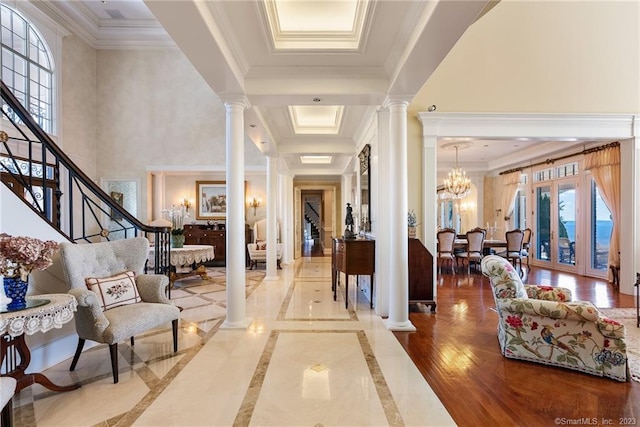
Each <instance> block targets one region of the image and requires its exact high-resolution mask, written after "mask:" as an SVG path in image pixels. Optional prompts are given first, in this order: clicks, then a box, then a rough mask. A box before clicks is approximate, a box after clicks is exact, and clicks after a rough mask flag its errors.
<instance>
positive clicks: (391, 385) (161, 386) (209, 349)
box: [16, 257, 453, 426]
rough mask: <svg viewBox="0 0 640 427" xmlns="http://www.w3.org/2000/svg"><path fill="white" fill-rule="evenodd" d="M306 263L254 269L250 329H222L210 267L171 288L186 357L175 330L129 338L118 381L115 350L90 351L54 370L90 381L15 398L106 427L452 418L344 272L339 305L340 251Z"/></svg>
mask: <svg viewBox="0 0 640 427" xmlns="http://www.w3.org/2000/svg"><path fill="white" fill-rule="evenodd" d="M300 262H302V261H298V263H296V264H290V265H284V266H283V269H282V270H278V277H279V279H278V280H275V281H268V282H263V281H262V279H263V278H264V274H265V273H264V271H247V292H248V294H249V297H248V299H247V302H246V313H247V317H248V318H251V319H252V320H253V321H252V323H251V325H250V326H249V327H248V328H247V329H246V330H235V329H219V326H220V324H221V322H222V321H223V320H224V318H225V316H226V310H225V304H226V290H225V287H224V278H225V273H224V270H220V269H208V271H209V276H210V277H211V276H213V277H214V278H215V280H213V281H202V280H200V279H199V278H189V279H185V280H181V281H180V282H179V283H178V286H177V287H176V288H175V289H174V290H173V291H172V297H173V298H172V299H173V300H174V303H175V304H176V305H179V306H182V307H183V308H184V310H183V312H182V313H181V321H180V335H179V353H178V354H177V355H173V349H172V344H171V332H170V329H169V328H168V327H167V328H163V329H159V330H155V331H151V332H150V333H148V334H144V335H143V336H140V337H136V345H135V346H134V347H133V349H129V348H128V344H127V343H125V344H124V345H122V346H121V350H123V353H124V354H122V355H120V357H119V361H120V362H119V363H120V367H121V373H120V383H118V384H115V385H114V384H113V382H112V381H113V380H112V378H111V366H110V362H109V351H108V348H107V347H106V346H101V347H99V348H95V349H91V350H87V351H85V352H84V353H83V355H82V356H81V358H80V362H79V363H78V367H77V368H76V372H74V373H70V372H69V371H68V367H69V363H70V361H65V362H63V363H61V364H60V365H57V366H55V367H52V368H51V369H49V370H47V371H46V372H45V373H46V374H47V375H49V376H50V377H51V378H52V379H55V381H56V382H58V383H60V384H69V383H72V382H76V381H78V379H80V380H82V381H83V382H84V385H83V387H82V388H80V389H78V390H75V391H72V392H67V393H53V392H50V391H48V390H45V389H44V388H42V387H40V386H37V385H36V386H32V387H30V388H29V389H27V390H24V391H23V392H22V393H21V395H22V396H19V397H18V398H17V400H16V401H17V405H25V408H29V405H30V403H31V402H33V411H35V418H36V420H37V422H36V425H37V426H40V425H43V426H44V425H96V424H101V423H104V422H105V421H106V420H108V419H110V418H112V417H115V416H118V415H121V414H124V418H123V419H122V420H121V423H122V424H123V425H136V426H223V425H234V424H236V425H252V426H300V425H311V426H314V425H320V424H321V425H325V426H328V425H334V426H383V425H402V424H405V425H414V426H424V425H436V426H440V425H452V424H453V421H452V420H451V418H450V416H449V414H448V413H447V411H446V410H445V408H444V407H443V405H442V404H441V403H440V401H439V400H438V399H437V397H436V396H435V394H434V393H433V391H432V390H431V388H430V387H429V386H428V384H427V383H426V381H425V380H424V379H423V378H422V376H421V375H420V373H419V372H418V370H417V368H416V367H415V366H414V365H413V363H412V362H411V360H410V359H409V357H408V356H407V355H406V353H405V352H404V350H403V349H402V347H401V346H400V344H399V343H398V342H397V340H396V339H395V337H394V336H393V334H392V333H391V332H389V331H388V330H387V329H386V327H385V326H384V323H383V322H382V319H381V318H380V317H379V316H378V315H376V314H375V311H373V310H371V309H370V308H369V303H368V301H367V300H366V298H364V297H363V295H362V293H361V292H359V291H358V290H357V287H356V286H355V284H354V285H351V284H350V289H349V310H345V308H344V295H343V294H344V277H343V279H342V286H341V289H340V291H339V292H338V299H337V301H333V293H332V291H331V260H330V257H325V258H309V259H306V260H305V262H302V265H299V263H300ZM298 267H299V268H298ZM351 283H355V281H352V282H351ZM356 298H357V303H356ZM203 304H204V305H203ZM130 361H132V362H133V363H134V367H133V368H132V367H130V366H129V362H130ZM154 384H155V385H154ZM149 387H155V389H152V390H149ZM145 396H147V397H146V398H144V397H145ZM143 398H144V399H143ZM105 402H109V404H108V405H105V404H104V403H105ZM96 408H99V409H96ZM134 408H135V409H134ZM127 411H130V412H127Z"/></svg>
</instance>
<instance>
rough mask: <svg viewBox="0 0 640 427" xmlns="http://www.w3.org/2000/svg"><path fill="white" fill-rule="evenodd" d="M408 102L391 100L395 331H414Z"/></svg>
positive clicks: (391, 299)
mask: <svg viewBox="0 0 640 427" xmlns="http://www.w3.org/2000/svg"><path fill="white" fill-rule="evenodd" d="M408 105H409V102H408V101H407V100H405V99H391V100H389V101H388V103H387V107H388V108H389V136H390V138H389V139H390V142H391V150H389V156H390V159H389V160H390V161H389V166H390V172H391V173H390V176H389V184H390V187H391V188H393V189H394V191H391V192H390V194H389V200H388V206H389V209H390V211H391V218H390V220H391V221H390V222H389V224H388V226H389V229H390V232H391V236H393V237H392V238H391V239H390V246H391V247H390V259H389V261H390V265H391V276H392V280H391V284H390V288H389V317H388V318H387V319H385V321H384V322H385V325H386V326H387V328H388V329H390V330H393V331H415V330H416V328H415V327H414V326H413V324H412V323H411V322H410V321H409V265H408V262H407V259H408V255H409V235H408V232H407V210H408V187H407V186H408V177H407V170H408V169H407V106H408Z"/></svg>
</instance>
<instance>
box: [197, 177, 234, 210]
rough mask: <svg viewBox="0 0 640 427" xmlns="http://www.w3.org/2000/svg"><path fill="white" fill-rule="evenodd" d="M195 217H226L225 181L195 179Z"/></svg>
mask: <svg viewBox="0 0 640 427" xmlns="http://www.w3.org/2000/svg"><path fill="white" fill-rule="evenodd" d="M196 197H197V202H196V219H226V218H227V183H226V181H196Z"/></svg>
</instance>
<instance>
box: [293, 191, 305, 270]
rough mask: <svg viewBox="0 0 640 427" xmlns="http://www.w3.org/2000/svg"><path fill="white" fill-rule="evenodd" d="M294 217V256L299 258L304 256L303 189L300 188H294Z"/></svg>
mask: <svg viewBox="0 0 640 427" xmlns="http://www.w3.org/2000/svg"><path fill="white" fill-rule="evenodd" d="M293 210H294V212H293V218H294V221H295V226H294V227H293V230H294V231H293V239H294V244H293V247H294V249H293V257H294V258H295V259H298V258H300V257H301V256H302V231H303V230H302V224H303V222H302V191H301V190H300V189H299V188H297V187H296V188H294V189H293Z"/></svg>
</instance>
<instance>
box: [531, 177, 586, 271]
mask: <svg viewBox="0 0 640 427" xmlns="http://www.w3.org/2000/svg"><path fill="white" fill-rule="evenodd" d="M578 190H579V184H578V179H577V177H570V178H565V179H560V180H555V181H546V182H541V183H537V184H535V185H534V187H533V193H534V199H535V200H534V210H533V212H534V223H535V231H534V239H533V240H534V244H535V258H536V260H537V261H538V262H539V263H541V264H542V265H544V266H546V267H547V268H552V269H557V270H565V271H571V272H574V273H577V272H578V267H577V266H578V265H581V259H580V258H581V253H582V251H581V250H580V248H581V247H580V244H581V235H580V232H579V231H580V230H581V227H583V224H582V221H581V217H580V215H579V213H580V208H579V206H580V204H579V191H578Z"/></svg>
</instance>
